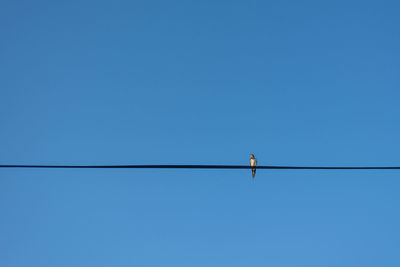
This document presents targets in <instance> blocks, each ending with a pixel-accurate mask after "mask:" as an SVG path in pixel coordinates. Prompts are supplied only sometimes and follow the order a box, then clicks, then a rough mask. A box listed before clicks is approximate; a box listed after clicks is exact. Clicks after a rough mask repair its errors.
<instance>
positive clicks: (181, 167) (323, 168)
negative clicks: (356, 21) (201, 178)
mask: <svg viewBox="0 0 400 267" xmlns="http://www.w3.org/2000/svg"><path fill="white" fill-rule="evenodd" d="M0 168H65V169H252V168H254V167H251V166H247V165H155V164H148V165H0ZM255 168H256V169H279V170H400V167H315V166H311V167H310V166H308V167H303V166H257V167H255Z"/></svg>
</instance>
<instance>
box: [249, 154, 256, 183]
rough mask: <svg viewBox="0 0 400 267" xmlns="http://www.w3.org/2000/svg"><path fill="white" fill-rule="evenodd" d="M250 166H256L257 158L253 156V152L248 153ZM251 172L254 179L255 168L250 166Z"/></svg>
mask: <svg viewBox="0 0 400 267" xmlns="http://www.w3.org/2000/svg"><path fill="white" fill-rule="evenodd" d="M250 166H251V167H257V159H256V158H255V157H254V155H253V154H251V155H250ZM251 173H252V175H253V179H254V177H255V176H256V168H252V169H251Z"/></svg>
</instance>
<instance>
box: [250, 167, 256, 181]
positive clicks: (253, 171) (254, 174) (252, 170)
mask: <svg viewBox="0 0 400 267" xmlns="http://www.w3.org/2000/svg"><path fill="white" fill-rule="evenodd" d="M251 174H252V175H253V179H254V177H255V176H256V169H251Z"/></svg>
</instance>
